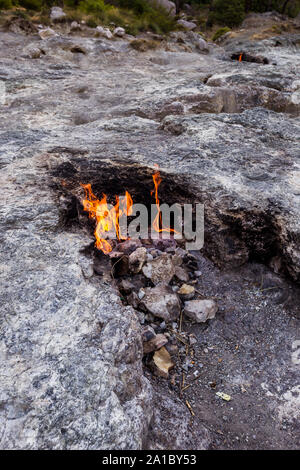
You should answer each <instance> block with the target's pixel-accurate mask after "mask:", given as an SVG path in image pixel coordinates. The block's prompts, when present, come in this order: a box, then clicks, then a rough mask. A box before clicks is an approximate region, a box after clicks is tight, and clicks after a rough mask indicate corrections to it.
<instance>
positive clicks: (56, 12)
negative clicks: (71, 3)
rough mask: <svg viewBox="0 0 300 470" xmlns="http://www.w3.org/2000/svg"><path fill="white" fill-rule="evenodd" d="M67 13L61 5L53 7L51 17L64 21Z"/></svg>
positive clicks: (53, 19)
mask: <svg viewBox="0 0 300 470" xmlns="http://www.w3.org/2000/svg"><path fill="white" fill-rule="evenodd" d="M66 16H67V15H66V14H65V12H64V11H63V9H62V8H60V7H52V8H51V12H50V19H51V20H52V21H62V20H64V19H65V18H66Z"/></svg>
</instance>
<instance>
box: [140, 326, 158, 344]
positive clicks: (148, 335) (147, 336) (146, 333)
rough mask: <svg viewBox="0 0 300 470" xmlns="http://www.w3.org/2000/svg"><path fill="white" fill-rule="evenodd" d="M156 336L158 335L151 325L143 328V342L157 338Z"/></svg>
mask: <svg viewBox="0 0 300 470" xmlns="http://www.w3.org/2000/svg"><path fill="white" fill-rule="evenodd" d="M155 336H156V335H155V331H154V329H153V328H152V327H151V326H149V325H148V326H146V327H145V328H143V330H142V340H143V342H148V341H150V340H151V339H153V338H155Z"/></svg>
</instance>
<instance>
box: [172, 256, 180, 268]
mask: <svg viewBox="0 0 300 470" xmlns="http://www.w3.org/2000/svg"><path fill="white" fill-rule="evenodd" d="M172 261H173V264H174V266H181V265H182V263H183V259H182V256H180V255H178V254H177V253H175V255H173V256H172Z"/></svg>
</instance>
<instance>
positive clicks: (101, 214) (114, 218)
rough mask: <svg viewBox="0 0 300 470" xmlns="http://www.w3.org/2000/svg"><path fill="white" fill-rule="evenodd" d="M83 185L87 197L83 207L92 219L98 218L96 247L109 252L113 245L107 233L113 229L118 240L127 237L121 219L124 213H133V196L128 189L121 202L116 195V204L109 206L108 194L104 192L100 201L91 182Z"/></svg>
mask: <svg viewBox="0 0 300 470" xmlns="http://www.w3.org/2000/svg"><path fill="white" fill-rule="evenodd" d="M81 186H82V187H83V189H84V190H85V199H83V201H82V203H83V208H84V210H85V211H87V212H88V213H89V217H90V218H91V219H95V220H96V229H95V232H94V234H95V238H96V247H97V248H98V249H99V250H102V251H103V253H105V254H108V253H110V252H111V251H112V246H111V244H110V243H109V242H108V241H107V240H106V237H105V234H107V233H108V232H110V231H111V230H115V233H116V235H117V238H118V240H121V239H123V240H124V239H126V238H127V237H124V236H123V235H122V234H121V230H120V223H119V220H120V217H121V216H122V215H123V214H126V215H131V214H132V205H133V201H132V197H131V196H130V194H129V193H128V191H126V193H125V197H124V198H122V200H121V203H120V200H119V198H118V197H116V204H115V206H113V207H111V208H109V205H108V203H107V196H106V194H103V195H102V199H101V200H100V201H99V200H98V199H97V197H96V196H95V195H94V194H93V192H92V187H91V185H90V184H81Z"/></svg>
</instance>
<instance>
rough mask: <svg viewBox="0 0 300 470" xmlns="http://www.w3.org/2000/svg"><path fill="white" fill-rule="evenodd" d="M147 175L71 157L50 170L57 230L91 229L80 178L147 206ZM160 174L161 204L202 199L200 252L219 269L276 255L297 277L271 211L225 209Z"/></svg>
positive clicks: (136, 168) (184, 179)
mask: <svg viewBox="0 0 300 470" xmlns="http://www.w3.org/2000/svg"><path fill="white" fill-rule="evenodd" d="M152 174H153V169H151V168H149V167H143V166H141V165H138V164H136V165H134V164H133V165H126V164H124V163H120V162H114V163H111V162H107V161H105V162H104V161H102V162H101V165H100V164H99V162H93V161H89V164H88V165H87V164H86V161H83V162H82V161H81V160H80V159H79V160H77V161H76V159H74V158H73V165H71V164H69V163H64V164H62V165H60V166H59V167H58V168H56V169H55V170H54V172H53V175H54V176H55V181H56V182H55V184H54V186H55V190H56V191H57V192H58V193H59V204H60V207H61V227H62V229H70V227H76V226H77V227H78V226H79V227H81V229H84V230H86V229H87V230H88V231H89V232H90V233H93V231H94V229H95V223H94V221H93V220H91V219H89V218H88V217H87V214H86V212H84V210H83V206H82V199H83V190H82V188H81V186H80V183H82V182H90V183H91V186H92V188H93V191H94V193H95V194H96V195H97V196H99V197H100V196H101V194H102V193H103V192H105V193H106V194H107V197H108V200H109V201H110V202H113V201H114V197H115V195H120V196H121V195H124V194H125V191H126V190H127V191H129V193H130V194H131V196H132V198H133V200H134V202H138V203H141V204H144V205H145V206H146V207H147V208H149V207H150V205H151V204H153V203H154V199H153V196H151V191H152V190H153V181H152ZM62 176H63V178H62ZM162 176H163V178H162V183H161V185H160V188H159V192H160V200H161V202H162V203H166V204H169V205H172V204H174V203H178V204H184V203H195V202H202V203H204V207H205V242H204V248H203V253H204V254H205V255H206V256H208V258H210V259H211V260H212V261H213V262H214V263H215V264H217V265H218V266H219V267H221V268H222V269H224V268H233V267H238V266H241V265H242V264H244V263H246V262H247V261H248V260H258V261H260V262H264V263H265V264H269V265H271V266H272V265H273V259H275V258H276V259H277V260H280V262H279V263H278V262H277V263H276V265H277V268H276V269H277V270H279V272H280V273H282V274H284V275H288V276H289V277H292V278H293V279H294V280H296V281H297V279H298V277H297V272H294V271H293V270H292V269H291V266H289V260H288V258H287V257H286V255H285V254H284V250H283V248H282V247H283V244H284V243H285V241H284V239H283V238H284V234H281V227H280V224H279V223H278V221H277V219H276V217H275V214H273V213H269V212H268V211H264V210H258V209H249V210H245V209H244V210H230V209H229V208H228V207H227V206H228V204H227V202H224V206H222V205H220V204H219V205H217V206H216V204H215V203H214V201H213V200H212V199H211V198H210V197H209V198H208V197H207V195H205V194H201V193H199V190H197V188H196V187H194V185H193V184H192V183H191V181H189V179H188V176H185V175H182V176H181V177H179V176H178V175H170V174H165V173H164V174H163V175H162ZM187 188H188V189H187ZM279 222H280V221H279ZM150 224H151V221H150V219H149V225H150ZM177 243H178V242H177ZM138 247H139V246H136V248H138ZM152 248H153V247H152ZM154 248H155V247H154ZM166 248H167V247H166ZM90 251H91V252H93V251H94V250H92V249H91V250H90ZM97 251H98V250H97ZM100 258H101V260H100V261H99V259H100ZM102 258H103V256H102V255H101V254H99V252H98V255H97V256H96V262H95V270H96V273H97V271H99V272H102V271H103V269H102V267H101V263H102V261H103V260H102ZM118 259H119V258H117V259H116V261H117V260H118ZM123 263H124V261H122V263H120V264H119V265H118V268H116V269H117V272H118V271H119V270H120V269H121V268H122V266H123ZM99 266H100V267H99ZM117 276H118V274H117V275H116V277H117Z"/></svg>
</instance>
